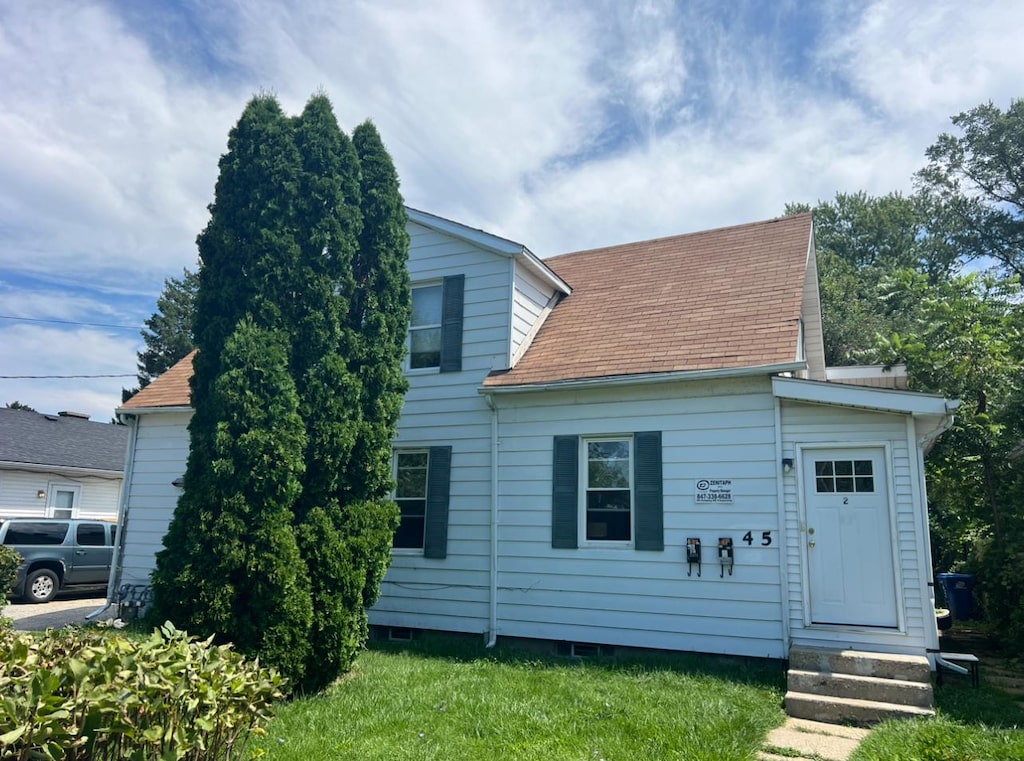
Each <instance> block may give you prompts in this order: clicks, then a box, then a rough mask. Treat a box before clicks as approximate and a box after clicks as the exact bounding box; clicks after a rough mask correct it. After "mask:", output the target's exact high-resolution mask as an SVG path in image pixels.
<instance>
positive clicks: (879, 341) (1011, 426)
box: [786, 100, 1024, 644]
mask: <svg viewBox="0 0 1024 761" xmlns="http://www.w3.org/2000/svg"><path fill="white" fill-rule="evenodd" d="M952 122H953V125H954V126H955V127H956V128H958V130H959V133H958V134H943V135H940V136H939V138H938V139H937V141H936V142H935V144H934V145H932V146H931V147H930V148H929V149H928V150H927V154H926V155H927V159H928V163H927V165H926V166H925V167H924V168H923V169H922V170H921V171H920V172H919V173H918V174H917V175H916V178H915V179H916V185H917V190H916V192H915V193H914V194H913V195H911V196H902V195H900V194H896V193H891V194H889V195H886V196H882V197H871V196H868V195H867V194H865V193H862V192H861V193H853V194H842V193H840V194H837V196H836V198H835V200H834V201H826V202H821V203H819V204H818V205H817V206H815V207H814V212H815V238H816V242H817V246H818V263H819V269H820V279H821V301H822V312H823V323H824V330H825V344H826V355H827V360H828V363H829V364H830V365H834V364H847V363H852V362H876V363H896V362H903V363H906V365H907V369H908V375H909V377H910V383H911V387H912V388H914V389H917V390H921V391H928V392H932V393H937V394H942V395H944V396H946V397H948V398H953V399H959V400H961V407H960V409H959V410H958V412H957V414H956V416H955V422H954V425H953V427H952V429H951V430H949V431H948V432H946V433H945V434H944V435H943V436H942V437H941V438H940V439H939V440H938V442H937V444H936V445H935V447H934V448H933V449H932V451H931V452H930V453H929V455H928V459H927V472H928V489H929V513H930V523H931V529H932V540H933V548H932V555H933V559H934V562H935V567H936V570H937V571H968V572H972V573H976V574H977V575H978V582H979V586H978V592H979V595H980V598H981V600H982V602H983V605H984V607H985V609H986V615H987V617H988V619H989V621H990V622H991V623H992V624H993V626H994V627H995V628H996V629H997V630H998V631H999V632H1000V633H1001V635H1002V636H1004V637H1006V638H1007V639H1009V640H1012V641H1014V642H1016V643H1017V644H1024V593H1022V589H1024V587H1022V585H1021V584H1020V578H1022V577H1024V553H1020V552H1019V551H1018V550H1016V549H1015V548H1016V547H1018V546H1019V545H1020V543H1021V542H1022V541H1024V472H1022V471H1021V468H1020V467H1019V465H1020V463H1019V455H1020V452H1021V451H1024V450H1022V447H1021V444H1022V442H1024V388H1022V387H1024V372H1022V366H1024V341H1022V335H1021V331H1022V329H1024V298H1022V294H1021V290H1020V284H1019V276H1020V274H1021V273H1022V272H1024V101H1021V100H1015V101H1013V102H1012V103H1011V106H1010V108H1009V109H1008V110H1007V111H1005V112H1004V111H1001V110H1000V109H999V108H997V107H995V106H993V105H992V104H991V103H989V104H985V105H982V106H978V107H977V108H974V109H972V110H970V111H966V112H963V113H961V114H959V115H957V116H954V117H952ZM807 208H808V207H807V206H806V205H794V204H791V205H789V206H788V207H787V209H786V210H787V213H795V212H797V211H805V210H807Z"/></svg>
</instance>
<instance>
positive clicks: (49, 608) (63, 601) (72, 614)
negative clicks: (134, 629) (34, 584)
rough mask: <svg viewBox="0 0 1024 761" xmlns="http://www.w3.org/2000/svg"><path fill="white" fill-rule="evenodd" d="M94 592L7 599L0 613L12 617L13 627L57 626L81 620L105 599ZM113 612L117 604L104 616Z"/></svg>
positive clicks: (39, 627) (52, 627)
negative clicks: (36, 599)
mask: <svg viewBox="0 0 1024 761" xmlns="http://www.w3.org/2000/svg"><path fill="white" fill-rule="evenodd" d="M95 594H96V593H95V592H89V593H85V594H76V595H69V596H67V597H62V598H58V599H56V600H53V601H51V602H44V603H41V604H38V605H35V604H30V603H24V602H8V603H7V605H5V606H4V608H3V610H2V611H0V616H6V617H7V618H13V619H14V628H15V629H17V630H18V631H43V630H44V629H59V628H61V627H64V626H69V625H71V624H84V623H85V617H86V616H87V615H89V614H90V613H92V612H93V611H94V610H96V609H97V608H102V607H103V606H104V605H106V603H107V598H106V597H94V596H93V595H95ZM112 615H116V608H111V609H110V610H109V611H107V613H106V614H104V616H103V617H104V618H109V617H110V616H112Z"/></svg>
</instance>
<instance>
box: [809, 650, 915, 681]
mask: <svg viewBox="0 0 1024 761" xmlns="http://www.w3.org/2000/svg"><path fill="white" fill-rule="evenodd" d="M789 667H790V668H791V669H796V670H797V671H821V672H831V673H837V674H853V675H856V676H874V677H880V678H882V679H901V680H903V681H906V682H929V683H930V682H931V672H932V670H931V664H929V663H928V659H927V658H925V657H924V656H923V655H893V654H892V653H870V652H867V651H864V650H835V649H831V648H825V647H795V646H794V647H792V648H790V650H789Z"/></svg>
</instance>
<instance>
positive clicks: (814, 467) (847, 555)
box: [802, 447, 897, 627]
mask: <svg viewBox="0 0 1024 761" xmlns="http://www.w3.org/2000/svg"><path fill="white" fill-rule="evenodd" d="M885 459H886V458H885V450H884V449H883V448H881V447H870V448H867V447H865V448H858V449H845V448H843V449H807V450H804V452H803V463H802V470H803V473H804V495H805V499H806V506H807V533H806V535H805V538H806V540H807V558H808V569H809V580H810V604H811V605H810V607H811V622H812V623H816V624H847V625H853V626H886V627H890V626H891V627H895V626H896V625H897V617H896V578H895V575H894V573H893V562H892V557H893V550H892V535H891V533H892V532H891V530H890V526H889V496H888V495H889V489H888V482H887V478H888V474H887V472H886V462H885Z"/></svg>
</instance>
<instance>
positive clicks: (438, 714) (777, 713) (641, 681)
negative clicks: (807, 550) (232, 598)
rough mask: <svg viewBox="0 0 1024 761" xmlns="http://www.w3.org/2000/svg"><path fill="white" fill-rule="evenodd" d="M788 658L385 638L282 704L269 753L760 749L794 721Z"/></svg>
mask: <svg viewBox="0 0 1024 761" xmlns="http://www.w3.org/2000/svg"><path fill="white" fill-rule="evenodd" d="M782 686H783V671H782V667H781V664H780V663H778V662H769V661H756V660H744V659H735V658H731V659H726V658H721V659H719V658H713V657H696V656H694V657H687V656H683V655H672V656H657V655H635V656H631V657H615V658H609V657H601V658H596V659H594V660H582V661H578V660H571V659H568V658H566V659H560V658H554V657H549V656H539V655H537V654H536V653H529V652H525V651H520V650H513V649H507V648H502V647H500V646H499V648H497V649H496V650H494V651H485V650H484V649H483V647H482V646H481V645H480V644H479V640H477V639H466V640H459V639H455V638H429V637H427V638H424V639H422V640H420V641H418V642H416V643H413V644H411V645H406V646H404V647H401V648H399V647H394V646H388V645H375V646H374V647H373V648H372V649H371V650H370V651H369V652H366V653H363V654H362V655H361V656H360V657H359V660H358V662H357V664H356V667H355V669H354V671H353V672H352V674H350V675H349V676H348V677H347V678H346V679H345V680H343V681H342V682H341V683H340V684H338V685H337V686H335V687H334V688H333V689H332V690H330V691H329V692H327V693H326V694H323V695H319V696H314V697H310V698H303V699H298V700H295V701H292V702H291V703H288V704H286V705H282V706H281V708H280V710H279V711H278V716H277V718H276V719H275V720H274V721H273V722H272V723H271V725H270V726H269V728H268V731H269V735H268V737H267V738H266V740H265V742H264V747H265V748H266V751H267V756H266V758H268V759H296V761H300V760H301V761H319V760H321V759H323V760H324V761H326V760H327V759H332V760H333V759H359V760H360V761H364V760H365V761H370V760H372V759H381V760H382V761H383V760H384V759H387V761H400V760H401V759H431V760H436V761H441V760H443V759H452V760H453V761H454V760H456V759H457V760H460V761H461V760H463V759H487V758H493V759H503V758H514V759H519V760H523V761H525V760H527V759H538V761H540V760H543V761H557V760H558V759H573V760H574V761H598V759H605V760H606V761H613V760H614V761H618V760H619V759H702V760H706V761H716V760H722V761H724V760H725V759H735V760H736V761H739V760H740V759H752V758H753V757H754V754H755V753H756V751H757V750H758V749H759V748H760V745H761V742H762V741H763V740H764V737H765V735H766V733H767V732H768V731H769V730H770V729H771V728H772V727H774V726H777V725H779V724H781V723H782V722H783V720H784V719H785V716H784V715H783V712H782V708H781V703H782Z"/></svg>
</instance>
